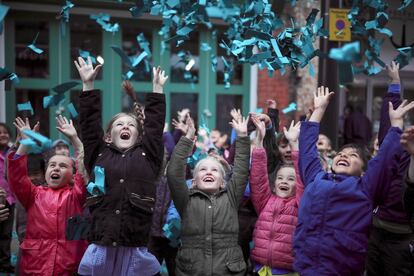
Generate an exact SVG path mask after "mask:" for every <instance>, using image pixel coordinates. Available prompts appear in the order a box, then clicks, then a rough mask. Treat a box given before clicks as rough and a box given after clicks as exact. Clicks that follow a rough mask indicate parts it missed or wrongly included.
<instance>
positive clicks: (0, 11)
mask: <svg viewBox="0 0 414 276" xmlns="http://www.w3.org/2000/svg"><path fill="white" fill-rule="evenodd" d="M8 11H9V7H8V6H6V5H2V4H0V35H1V34H2V33H3V21H4V18H5V17H6V14H7V12H8Z"/></svg>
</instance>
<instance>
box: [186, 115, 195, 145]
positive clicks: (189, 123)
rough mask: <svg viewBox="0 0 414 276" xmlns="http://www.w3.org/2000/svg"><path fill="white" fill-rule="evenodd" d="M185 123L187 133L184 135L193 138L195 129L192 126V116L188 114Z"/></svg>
mask: <svg viewBox="0 0 414 276" xmlns="http://www.w3.org/2000/svg"><path fill="white" fill-rule="evenodd" d="M185 124H186V125H187V133H186V134H185V137H187V138H188V139H190V140H194V139H195V133H196V129H195V126H194V120H193V118H191V116H190V114H188V116H187V120H186V121H185Z"/></svg>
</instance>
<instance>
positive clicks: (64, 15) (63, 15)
mask: <svg viewBox="0 0 414 276" xmlns="http://www.w3.org/2000/svg"><path fill="white" fill-rule="evenodd" d="M74 6H75V5H74V4H73V3H72V1H70V0H66V5H65V6H63V7H62V9H61V10H60V15H59V16H60V32H61V34H62V36H65V35H66V24H67V23H68V22H69V11H70V9H72V8H73V7H74Z"/></svg>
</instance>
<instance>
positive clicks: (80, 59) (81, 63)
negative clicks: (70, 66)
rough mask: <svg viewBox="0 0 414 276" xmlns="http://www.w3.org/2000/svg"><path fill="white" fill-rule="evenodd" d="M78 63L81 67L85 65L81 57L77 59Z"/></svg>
mask: <svg viewBox="0 0 414 276" xmlns="http://www.w3.org/2000/svg"><path fill="white" fill-rule="evenodd" d="M78 62H79V66H80V67H82V66H84V65H85V61H84V60H83V58H82V57H78Z"/></svg>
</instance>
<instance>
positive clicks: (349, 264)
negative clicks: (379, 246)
mask: <svg viewBox="0 0 414 276" xmlns="http://www.w3.org/2000/svg"><path fill="white" fill-rule="evenodd" d="M401 132H402V131H401V129H399V128H395V127H391V128H390V129H389V131H388V134H387V136H386V137H385V139H384V142H383V143H382V145H381V147H380V150H379V152H378V155H377V156H376V157H375V158H373V159H372V160H371V161H369V163H368V169H367V170H366V172H365V173H364V174H363V176H362V177H356V176H348V175H341V174H333V173H326V172H325V171H324V170H323V169H322V166H321V163H320V160H319V155H318V151H317V149H316V141H317V140H318V134H319V123H315V122H302V126H301V131H300V136H299V157H300V158H299V169H300V173H301V177H302V179H303V182H304V185H305V191H304V194H303V197H302V200H301V204H300V207H299V218H298V226H297V228H296V232H295V236H294V246H293V249H294V253H295V261H294V269H295V271H297V272H299V273H300V275H305V276H306V275H330V276H332V275H341V276H342V275H362V273H363V271H364V261H365V257H366V252H367V243H368V236H369V230H370V226H371V221H372V210H373V207H374V206H376V205H377V203H378V202H379V201H380V200H381V199H382V198H384V197H385V195H386V193H387V190H388V187H387V186H386V185H387V184H388V183H390V181H389V179H390V178H391V177H392V174H395V170H396V167H397V166H396V163H397V162H398V160H399V157H400V155H401V154H402V152H403V149H402V147H401V144H400V142H399V141H400V135H401ZM385 180H386V181H385Z"/></svg>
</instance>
